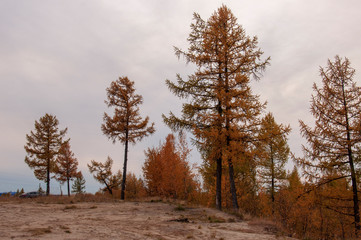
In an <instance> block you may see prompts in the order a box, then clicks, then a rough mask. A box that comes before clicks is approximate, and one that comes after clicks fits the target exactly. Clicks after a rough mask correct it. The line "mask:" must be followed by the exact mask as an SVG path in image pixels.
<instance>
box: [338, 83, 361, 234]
mask: <svg viewBox="0 0 361 240" xmlns="http://www.w3.org/2000/svg"><path fill="white" fill-rule="evenodd" d="M342 93H343V104H344V110H345V118H346V119H345V120H346V137H347V152H348V153H347V155H348V160H349V164H350V170H351V183H352V192H353V212H354V219H355V222H354V224H355V235H356V237H358V236H359V232H360V229H361V227H360V209H359V202H358V196H357V195H358V193H357V181H356V174H355V167H354V162H353V156H352V148H351V133H350V123H349V116H348V108H347V103H346V97H345V87H344V83H342Z"/></svg>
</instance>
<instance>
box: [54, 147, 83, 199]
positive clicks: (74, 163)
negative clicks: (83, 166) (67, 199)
mask: <svg viewBox="0 0 361 240" xmlns="http://www.w3.org/2000/svg"><path fill="white" fill-rule="evenodd" d="M55 174H56V175H55V179H56V180H57V181H59V182H60V183H62V184H63V183H64V182H66V183H67V188H68V196H70V181H71V180H73V179H75V178H76V177H78V175H79V172H78V160H77V159H76V158H75V157H74V153H73V152H72V151H71V150H70V144H69V141H67V142H65V143H63V144H62V145H61V147H60V149H59V155H58V157H57V159H56V170H55Z"/></svg>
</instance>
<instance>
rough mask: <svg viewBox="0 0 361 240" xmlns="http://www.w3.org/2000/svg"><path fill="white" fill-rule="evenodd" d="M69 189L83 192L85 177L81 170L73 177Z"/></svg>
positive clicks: (77, 192)
mask: <svg viewBox="0 0 361 240" xmlns="http://www.w3.org/2000/svg"><path fill="white" fill-rule="evenodd" d="M71 191H72V192H73V193H76V194H81V193H85V179H84V177H83V174H82V173H81V172H79V174H78V176H77V177H76V178H75V180H74V182H73V185H72V190H71Z"/></svg>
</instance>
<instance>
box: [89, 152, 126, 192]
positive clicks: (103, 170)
mask: <svg viewBox="0 0 361 240" xmlns="http://www.w3.org/2000/svg"><path fill="white" fill-rule="evenodd" d="M87 165H88V168H89V171H90V173H91V174H93V177H94V179H95V180H97V181H98V182H100V183H101V184H104V185H105V188H104V189H103V191H104V192H105V191H108V192H109V193H110V194H113V189H119V187H120V185H121V183H122V174H121V172H120V171H118V172H117V173H115V174H113V172H112V165H113V159H111V158H110V157H108V159H107V160H106V161H105V163H101V162H97V161H95V160H91V163H90V164H87Z"/></svg>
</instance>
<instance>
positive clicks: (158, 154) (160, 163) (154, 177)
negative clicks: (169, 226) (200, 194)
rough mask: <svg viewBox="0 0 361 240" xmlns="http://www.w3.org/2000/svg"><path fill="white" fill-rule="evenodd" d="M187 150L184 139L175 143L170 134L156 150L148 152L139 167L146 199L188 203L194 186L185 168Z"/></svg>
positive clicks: (196, 184)
mask: <svg viewBox="0 0 361 240" xmlns="http://www.w3.org/2000/svg"><path fill="white" fill-rule="evenodd" d="M189 153H190V149H189V148H188V146H187V143H186V140H185V137H184V135H181V136H180V137H179V141H178V143H177V141H176V139H175V137H174V135H173V134H169V135H168V136H167V138H166V142H165V143H163V144H161V145H160V146H159V147H158V148H151V149H148V150H147V151H146V152H145V154H146V160H145V162H144V165H143V175H144V180H145V183H146V185H147V188H148V192H149V194H150V195H153V196H154V195H156V196H163V197H172V198H175V199H189V198H190V197H191V196H192V194H193V193H194V192H195V191H196V190H197V186H198V183H197V181H196V179H195V175H194V174H193V173H192V169H191V167H190V166H189V162H188V157H189Z"/></svg>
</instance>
